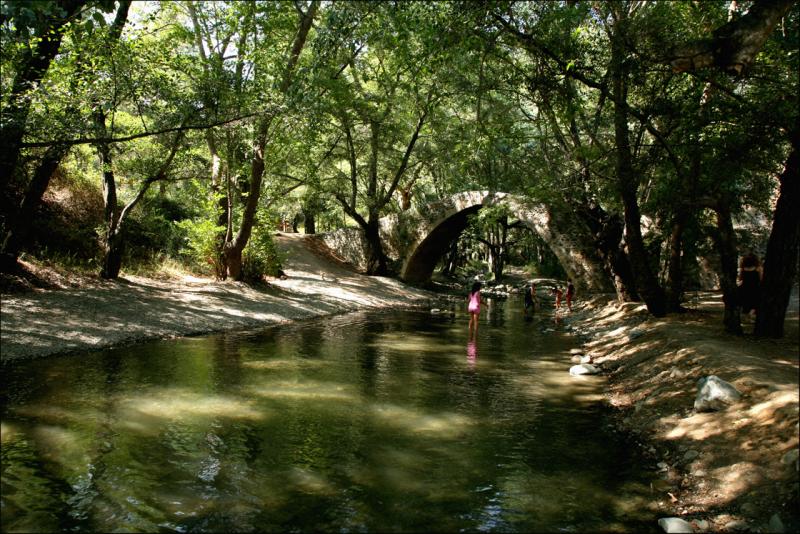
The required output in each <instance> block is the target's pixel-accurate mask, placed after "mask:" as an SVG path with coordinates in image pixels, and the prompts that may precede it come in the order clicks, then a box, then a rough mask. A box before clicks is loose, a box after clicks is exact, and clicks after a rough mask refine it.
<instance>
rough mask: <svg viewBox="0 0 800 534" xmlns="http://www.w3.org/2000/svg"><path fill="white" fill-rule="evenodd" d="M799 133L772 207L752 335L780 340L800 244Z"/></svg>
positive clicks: (796, 135)
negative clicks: (798, 211) (772, 211)
mask: <svg viewBox="0 0 800 534" xmlns="http://www.w3.org/2000/svg"><path fill="white" fill-rule="evenodd" d="M799 144H800V143H798V130H795V132H794V134H793V136H792V152H791V154H790V155H789V159H788V160H787V161H786V167H785V168H784V170H783V173H782V174H781V176H780V182H781V190H780V195H779V196H778V203H777V205H776V206H775V216H774V217H773V220H772V231H771V232H770V235H769V241H768V242H767V254H766V256H765V258H764V278H763V281H762V283H761V297H760V300H759V304H758V310H757V312H756V313H757V315H756V328H755V334H756V335H757V336H763V337H774V338H779V337H783V322H784V319H785V317H786V308H787V306H788V305H789V297H790V295H791V292H792V284H793V283H794V279H795V275H796V274H797V262H798V241H800V218H798V217H797V207H798V206H800V176H798V174H800V173H799V172H798V168H799V167H800V155H799V154H798V145H799Z"/></svg>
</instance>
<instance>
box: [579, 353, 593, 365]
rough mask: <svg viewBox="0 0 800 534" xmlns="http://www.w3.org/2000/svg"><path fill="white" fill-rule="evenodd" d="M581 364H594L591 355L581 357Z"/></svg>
mask: <svg viewBox="0 0 800 534" xmlns="http://www.w3.org/2000/svg"><path fill="white" fill-rule="evenodd" d="M581 363H592V357H591V355H589V354H587V355H586V356H581Z"/></svg>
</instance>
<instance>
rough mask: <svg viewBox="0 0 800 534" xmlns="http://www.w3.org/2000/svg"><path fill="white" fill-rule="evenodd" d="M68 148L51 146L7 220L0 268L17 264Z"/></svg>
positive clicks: (10, 268) (8, 267) (5, 268)
mask: <svg viewBox="0 0 800 534" xmlns="http://www.w3.org/2000/svg"><path fill="white" fill-rule="evenodd" d="M68 150H69V148H68V147H66V146H58V145H56V146H51V147H50V148H48V149H47V151H46V152H45V155H44V157H43V158H42V160H41V161H40V162H39V165H38V166H37V167H36V172H35V173H34V175H33V178H32V179H31V182H30V184H28V188H27V190H26V191H25V196H24V197H23V199H22V203H21V204H20V206H19V208H18V209H17V210H16V211H15V213H13V214H12V215H11V217H12V218H13V220H9V221H7V227H8V230H7V231H6V235H5V237H4V239H3V244H2V245H3V246H2V249H1V250H2V253H0V270H3V271H11V270H12V269H13V268H14V267H15V266H16V263H17V258H18V257H19V254H20V252H21V251H22V246H23V245H24V244H25V242H26V241H27V238H28V231H29V230H30V225H31V221H32V220H33V219H34V217H35V214H36V208H38V207H39V203H40V202H41V200H42V195H44V192H45V191H46V190H47V186H48V185H49V184H50V178H51V177H52V176H53V173H54V172H55V170H56V169H57V168H58V165H59V164H60V163H61V160H62V159H63V158H64V156H65V155H66V153H67V152H68Z"/></svg>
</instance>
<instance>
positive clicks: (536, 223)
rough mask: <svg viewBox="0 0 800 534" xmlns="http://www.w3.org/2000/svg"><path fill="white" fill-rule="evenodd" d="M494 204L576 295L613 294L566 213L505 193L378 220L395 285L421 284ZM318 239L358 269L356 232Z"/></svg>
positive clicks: (463, 196) (466, 195)
mask: <svg viewBox="0 0 800 534" xmlns="http://www.w3.org/2000/svg"><path fill="white" fill-rule="evenodd" d="M497 204H504V205H506V206H507V207H508V208H509V209H510V211H511V213H512V214H513V216H515V217H516V218H517V219H519V220H520V221H521V222H522V223H523V224H525V225H526V226H528V227H529V228H531V229H532V230H533V231H535V232H536V233H537V234H538V235H539V236H541V237H542V239H543V240H544V241H545V242H546V243H547V244H548V246H549V247H550V249H551V250H552V251H553V253H554V254H555V255H556V257H557V258H558V260H559V262H560V263H561V265H562V266H563V267H564V270H565V271H566V272H567V274H568V275H569V276H570V277H571V278H572V280H573V281H574V282H575V285H576V286H577V287H578V288H579V289H582V290H586V291H598V292H613V291H614V288H613V285H612V284H611V280H610V278H609V277H608V275H607V274H606V272H605V271H604V269H603V267H602V265H603V263H602V260H601V259H600V257H599V255H598V254H597V252H596V250H595V249H594V247H592V244H593V243H594V237H593V236H592V235H591V232H590V231H589V228H588V227H587V226H586V225H585V224H584V223H582V222H581V221H580V220H579V219H578V218H577V217H575V216H574V215H573V214H572V213H571V212H570V210H568V209H562V210H552V209H551V208H549V207H548V206H546V205H544V204H541V203H531V202H529V201H527V200H525V199H524V198H523V197H520V196H516V195H510V194H507V193H491V192H488V191H467V192H463V193H457V194H455V195H452V196H451V197H449V198H446V199H444V200H441V201H438V202H433V203H430V204H426V205H425V206H421V207H417V208H412V209H410V210H408V211H405V212H401V213H398V214H392V215H389V216H387V217H384V218H382V219H381V221H380V222H381V229H380V235H381V240H382V242H383V246H384V251H385V252H386V254H387V256H388V257H389V258H390V259H392V260H395V261H397V260H399V261H400V262H401V263H402V269H401V271H400V278H401V279H403V280H405V281H407V282H411V283H424V282H427V281H428V280H429V279H430V277H431V275H432V274H433V270H434V269H435V268H436V264H437V262H438V261H439V259H440V258H441V257H442V255H443V254H444V253H445V252H446V251H447V249H448V245H449V244H450V242H451V241H453V240H454V239H457V238H458V236H459V235H460V234H461V232H462V231H463V230H464V229H465V228H466V226H467V218H468V217H469V216H470V215H472V214H475V213H477V212H478V211H479V210H480V209H481V208H483V207H484V206H491V205H497ZM320 237H321V239H322V240H323V241H324V242H325V244H326V245H328V247H330V248H331V249H332V250H333V251H334V252H336V253H337V254H338V255H339V256H340V257H342V258H343V259H345V260H346V261H348V262H350V263H352V264H353V265H355V266H356V267H359V268H362V269H363V268H364V265H365V253H364V251H365V250H366V243H365V241H364V238H363V234H362V233H361V230H360V229H358V228H344V229H341V230H337V231H335V232H329V233H325V234H320Z"/></svg>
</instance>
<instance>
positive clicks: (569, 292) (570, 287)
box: [567, 279, 575, 311]
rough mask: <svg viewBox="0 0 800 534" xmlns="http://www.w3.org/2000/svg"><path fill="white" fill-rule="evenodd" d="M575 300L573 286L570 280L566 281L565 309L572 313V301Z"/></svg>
mask: <svg viewBox="0 0 800 534" xmlns="http://www.w3.org/2000/svg"><path fill="white" fill-rule="evenodd" d="M573 298H575V286H574V285H573V284H572V280H571V279H567V309H568V310H569V311H572V299H573Z"/></svg>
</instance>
